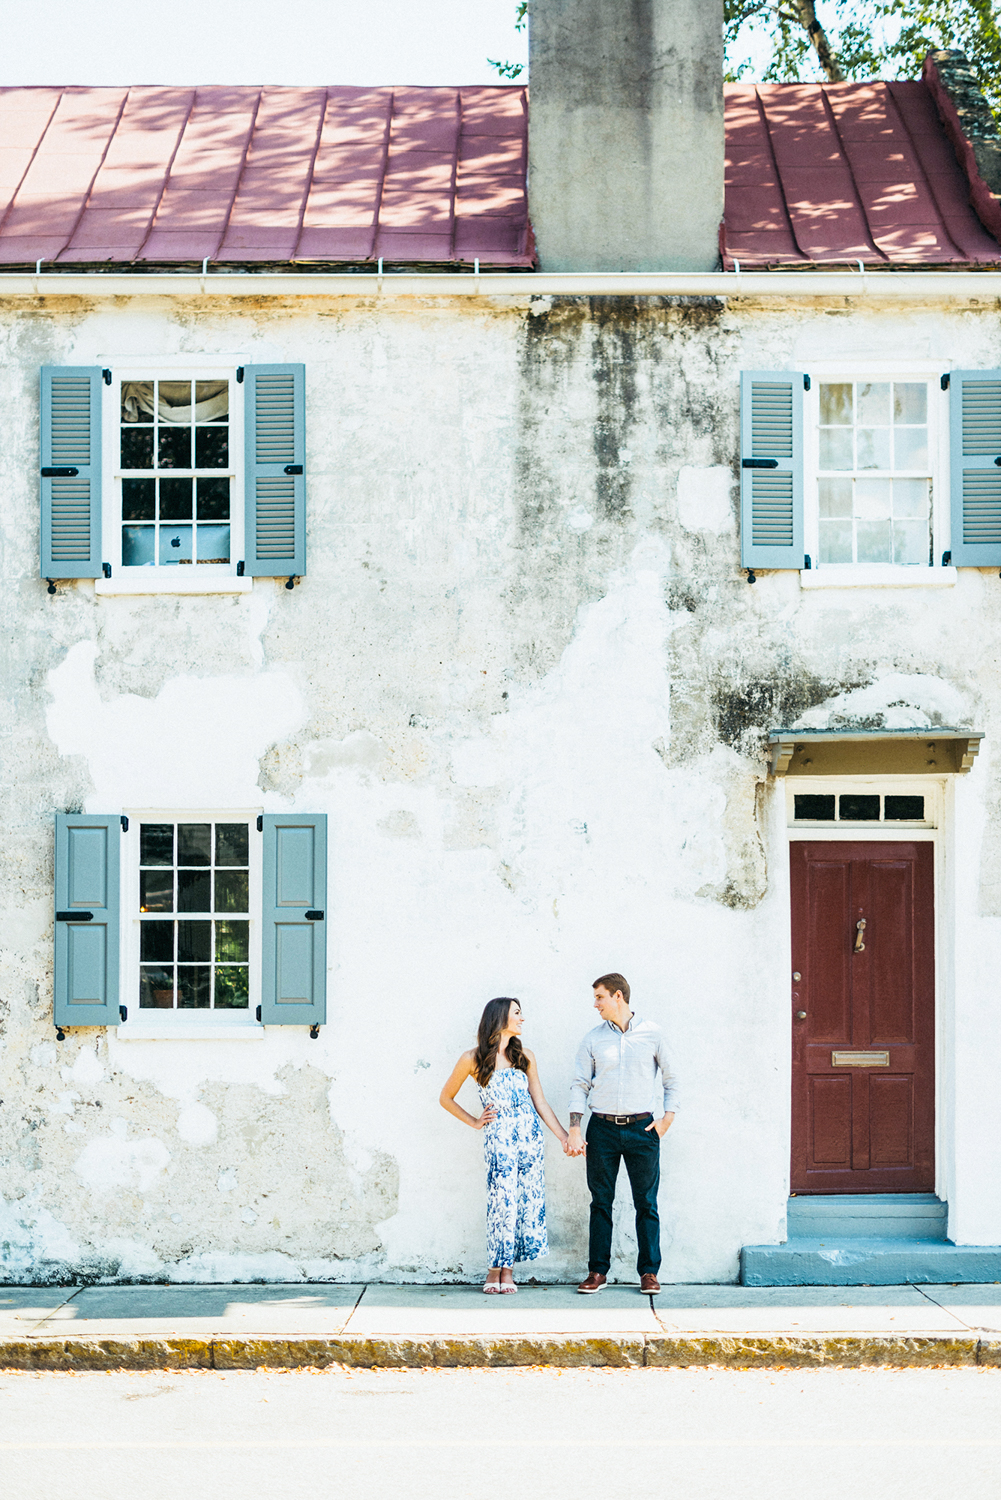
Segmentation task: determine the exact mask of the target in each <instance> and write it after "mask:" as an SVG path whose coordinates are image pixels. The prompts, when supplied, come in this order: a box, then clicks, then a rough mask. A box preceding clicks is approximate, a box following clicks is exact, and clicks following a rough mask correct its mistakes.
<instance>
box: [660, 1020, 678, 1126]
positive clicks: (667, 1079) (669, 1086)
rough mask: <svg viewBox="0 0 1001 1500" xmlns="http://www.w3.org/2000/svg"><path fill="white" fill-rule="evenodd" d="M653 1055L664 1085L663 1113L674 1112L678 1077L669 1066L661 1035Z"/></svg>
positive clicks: (676, 1105) (669, 1061) (676, 1100)
mask: <svg viewBox="0 0 1001 1500" xmlns="http://www.w3.org/2000/svg"><path fill="white" fill-rule="evenodd" d="M654 1056H655V1058H656V1061H657V1066H658V1068H659V1069H660V1081H661V1083H662V1084H663V1085H664V1113H665V1115H670V1114H674V1113H676V1112H677V1108H678V1078H677V1074H676V1073H675V1071H674V1069H673V1068H672V1067H671V1059H670V1058H669V1057H668V1055H667V1050H666V1048H665V1046H664V1038H663V1036H661V1037H660V1038H659V1040H658V1042H657V1050H656V1052H655V1053H654Z"/></svg>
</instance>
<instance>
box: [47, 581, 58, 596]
mask: <svg viewBox="0 0 1001 1500" xmlns="http://www.w3.org/2000/svg"><path fill="white" fill-rule="evenodd" d="M45 582H46V583H47V584H48V588H47V589H46V590H45V592H46V593H47V594H54V593H55V591H56V585H55V583H54V581H53V580H52V579H51V578H46V580H45Z"/></svg>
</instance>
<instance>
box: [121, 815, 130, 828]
mask: <svg viewBox="0 0 1001 1500" xmlns="http://www.w3.org/2000/svg"><path fill="white" fill-rule="evenodd" d="M128 831H129V820H128V818H127V817H126V816H125V814H124V813H122V832H123V833H128Z"/></svg>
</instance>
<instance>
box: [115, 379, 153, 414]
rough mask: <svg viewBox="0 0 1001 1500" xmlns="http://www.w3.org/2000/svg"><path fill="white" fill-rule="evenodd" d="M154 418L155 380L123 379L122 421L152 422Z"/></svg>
mask: <svg viewBox="0 0 1001 1500" xmlns="http://www.w3.org/2000/svg"><path fill="white" fill-rule="evenodd" d="M152 420H153V382H152V380H123V381H122V421H123V422H152Z"/></svg>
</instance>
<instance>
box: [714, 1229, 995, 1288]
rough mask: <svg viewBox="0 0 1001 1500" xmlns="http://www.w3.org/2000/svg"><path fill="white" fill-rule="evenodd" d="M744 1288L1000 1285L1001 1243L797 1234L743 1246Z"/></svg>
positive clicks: (742, 1275)
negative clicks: (776, 1241) (772, 1242)
mask: <svg viewBox="0 0 1001 1500" xmlns="http://www.w3.org/2000/svg"><path fill="white" fill-rule="evenodd" d="M740 1279H741V1282H742V1283H743V1285H744V1286H900V1285H902V1284H904V1283H905V1282H912V1283H913V1282H958V1281H963V1282H997V1281H1001V1245H950V1244H947V1243H943V1242H942V1241H941V1240H937V1239H905V1238H902V1237H900V1236H887V1237H885V1238H883V1237H877V1236H874V1235H857V1236H847V1235H845V1236H842V1235H840V1234H837V1235H831V1236H830V1237H826V1236H825V1237H824V1238H823V1239H821V1238H820V1237H816V1238H814V1237H810V1236H807V1235H797V1236H796V1237H795V1238H790V1239H789V1240H788V1241H787V1242H786V1243H785V1244H784V1245H745V1246H744V1248H743V1249H742V1250H741V1252H740Z"/></svg>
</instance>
